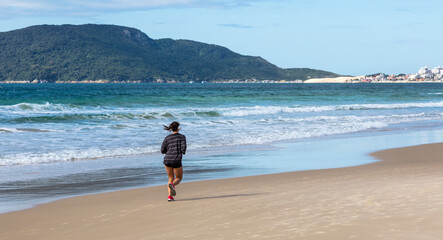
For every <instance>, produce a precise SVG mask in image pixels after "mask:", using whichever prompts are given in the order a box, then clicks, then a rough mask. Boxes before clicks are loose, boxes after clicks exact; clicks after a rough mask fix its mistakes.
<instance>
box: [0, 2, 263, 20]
mask: <svg viewBox="0 0 443 240" xmlns="http://www.w3.org/2000/svg"><path fill="white" fill-rule="evenodd" d="M259 1H266V0H243V1H241V0H94V1H92V0H0V16H2V17H14V16H21V15H27V16H29V15H31V16H51V15H70V16H90V15H94V14H100V13H106V12H117V11H136V10H148V9H156V8H180V7H201V8H232V7H240V6H249V5H250V4H251V3H253V2H259Z"/></svg>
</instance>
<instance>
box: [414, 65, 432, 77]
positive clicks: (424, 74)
mask: <svg viewBox="0 0 443 240" xmlns="http://www.w3.org/2000/svg"><path fill="white" fill-rule="evenodd" d="M418 74H419V75H420V77H421V78H432V77H433V76H434V74H433V73H432V71H431V69H430V68H428V66H424V67H422V68H420V69H419V70H418Z"/></svg>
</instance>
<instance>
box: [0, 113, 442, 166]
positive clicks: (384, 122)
mask: <svg viewBox="0 0 443 240" xmlns="http://www.w3.org/2000/svg"><path fill="white" fill-rule="evenodd" d="M442 118H443V113H441V112H434V113H412V114H393V115H381V114H379V115H370V116H356V115H343V116H335V115H330V116H327V115H320V116H311V117H307V116H304V117H295V116H293V117H291V116H289V117H275V116H269V117H260V118H255V119H252V118H236V119H235V120H230V119H219V120H211V119H207V118H205V119H200V120H199V119H196V120H195V121H190V122H186V123H184V125H183V128H184V133H185V134H186V135H187V137H188V139H189V149H190V150H193V149H200V148H213V147H224V146H233V145H244V144H265V143H271V142H276V141H284V140H296V139H304V138H312V137H322V136H331V135H337V134H349V133H354V132H360V131H367V130H371V129H380V128H386V127H388V126H389V125H391V124H398V123H407V122H417V121H428V120H441V119H442ZM202 126H205V127H202ZM157 128H158V126H154V125H150V126H148V127H145V126H140V125H137V124H133V125H125V124H120V125H107V126H104V125H97V126H90V128H88V129H82V128H78V129H77V130H74V131H79V132H74V133H72V134H71V135H72V137H71V138H72V139H74V138H76V141H78V142H79V143H83V144H84V143H85V142H86V141H95V143H94V144H92V145H93V146H95V148H88V147H85V146H83V147H81V148H79V146H76V145H75V142H73V140H72V139H71V140H69V139H66V141H67V142H65V143H60V142H58V141H53V143H51V142H49V141H48V142H47V143H46V142H45V143H42V144H49V145H48V146H46V149H52V150H50V151H49V150H48V151H46V152H40V153H39V152H35V151H24V152H21V153H7V154H3V155H2V156H0V165H17V164H36V163H48V162H66V161H73V160H85V159H95V158H107V157H117V156H128V155H140V154H152V153H158V151H159V149H158V144H159V143H154V142H152V140H154V141H157V140H159V139H162V137H164V135H165V133H164V132H162V130H161V129H160V128H159V130H157V131H153V130H149V129H157ZM122 129H124V131H122ZM193 129H194V130H195V131H193ZM116 131H118V133H117V132H116ZM53 134H57V133H56V132H55V133H53ZM120 134H122V135H120ZM5 135H9V134H5ZM90 135H92V136H95V137H94V139H91V140H88V139H89V137H88V136H90ZM55 136H58V135H55ZM208 136H210V137H209V138H208ZM37 137H38V136H37ZM62 141H64V140H62ZM125 141H126V142H127V141H130V142H131V143H132V144H133V143H137V144H135V145H134V144H133V146H128V147H121V146H122V145H124V144H125V143H126V142H125ZM59 143H60V144H61V145H62V146H64V148H63V149H61V148H57V145H58V144H59ZM51 144H55V145H53V146H52V145H51ZM70 144H74V146H76V147H75V148H73V149H69V145H70ZM98 145H100V146H101V147H100V148H98V147H97V146H98ZM113 146H114V148H113Z"/></svg>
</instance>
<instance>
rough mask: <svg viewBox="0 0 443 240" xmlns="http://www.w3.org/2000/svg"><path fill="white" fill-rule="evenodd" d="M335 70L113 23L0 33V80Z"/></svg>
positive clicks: (279, 75)
mask: <svg viewBox="0 0 443 240" xmlns="http://www.w3.org/2000/svg"><path fill="white" fill-rule="evenodd" d="M308 76H309V77H311V78H313V77H333V76H338V75H337V74H334V73H331V72H326V71H320V70H314V69H307V68H292V69H281V68H279V67H277V66H275V65H273V64H271V63H269V62H267V61H266V60H264V59H263V58H261V57H251V56H244V55H240V54H238V53H235V52H232V51H230V50H229V49H227V48H225V47H221V46H217V45H211V44H205V43H200V42H195V41H189V40H172V39H159V40H154V39H151V38H149V37H148V36H147V35H146V34H144V33H143V32H141V31H139V30H137V29H134V28H128V27H121V26H114V25H94V24H87V25H39V26H32V27H28V28H24V29H19V30H14V31H9V32H2V33H0V81H19V80H34V79H38V80H46V81H49V82H55V81H83V80H103V79H104V80H109V81H138V80H140V81H143V82H150V81H154V80H155V79H158V78H160V79H165V80H176V81H190V80H194V81H215V80H229V79H239V80H245V79H250V78H256V79H259V80H264V79H269V80H283V79H285V80H294V79H306V78H308Z"/></svg>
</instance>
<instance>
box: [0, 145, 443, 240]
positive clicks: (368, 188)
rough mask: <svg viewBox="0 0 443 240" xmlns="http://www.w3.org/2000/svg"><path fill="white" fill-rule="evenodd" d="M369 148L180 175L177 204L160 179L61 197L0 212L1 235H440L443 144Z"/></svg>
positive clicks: (14, 238) (94, 239)
mask: <svg viewBox="0 0 443 240" xmlns="http://www.w3.org/2000/svg"><path fill="white" fill-rule="evenodd" d="M372 156H374V157H376V158H378V159H380V160H381V161H379V162H376V163H372V164H367V165H363V166H357V167H348V168H339V169H326V170H314V171H301V172H290V173H281V174H272V175H261V176H253V177H242V178H231V179H221V180H210V181H201V182H187V183H182V184H180V185H179V186H177V192H178V195H177V197H176V199H177V201H175V202H167V201H166V198H167V189H166V186H161V187H149V188H142V189H131V190H123V191H117V192H111V193H103V194H95V195H88V196H81V197H75V198H69V199H64V200H59V201H55V202H52V203H48V204H43V205H39V206H36V207H34V208H32V209H27V210H23V211H18V212H12V213H6V214H1V215H0V233H1V234H0V240H5V239H11V240H21V239H33V240H38V239H44V240H51V239H54V240H61V239H63V240H69V239H82V240H88V239H91V240H98V239H122V240H131V239H169V238H173V239H247V238H256V239H402V240H403V239H414V240H416V239H443V217H442V216H443V174H442V173H443V143H437V144H427V145H420V146H414V147H406V148H398V149H390V150H383V151H380V152H376V153H373V154H372ZM325 157H327V156H325ZM185 176H186V175H185Z"/></svg>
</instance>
